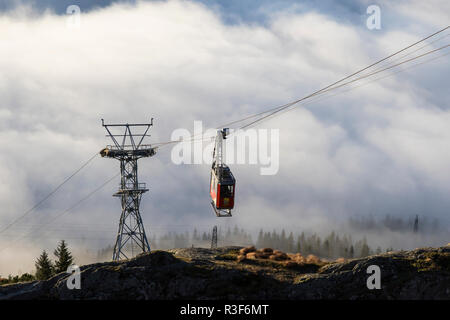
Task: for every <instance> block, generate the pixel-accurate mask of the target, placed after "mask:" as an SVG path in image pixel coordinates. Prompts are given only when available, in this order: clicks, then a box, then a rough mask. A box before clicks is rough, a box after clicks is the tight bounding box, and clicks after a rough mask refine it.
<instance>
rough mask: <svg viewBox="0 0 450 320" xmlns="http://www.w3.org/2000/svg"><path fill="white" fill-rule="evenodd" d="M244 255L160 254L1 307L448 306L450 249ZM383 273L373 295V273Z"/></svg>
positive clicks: (52, 284) (62, 278) (33, 288)
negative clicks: (329, 302)
mask: <svg viewBox="0 0 450 320" xmlns="http://www.w3.org/2000/svg"><path fill="white" fill-rule="evenodd" d="M239 249H240V248H238V247H225V248H218V249H214V250H210V249H201V248H190V249H174V250H169V251H154V252H151V253H149V254H143V255H140V256H138V257H136V258H134V259H131V260H128V261H123V262H106V263H98V264H92V265H86V266H83V267H81V271H82V273H81V290H69V289H67V286H66V279H67V277H68V275H67V274H59V275H56V276H54V277H53V278H51V279H49V280H46V281H34V282H29V283H19V284H12V285H5V286H0V299H450V287H449V283H450V246H446V247H441V248H423V249H416V250H413V251H402V252H389V253H385V254H380V255H374V256H369V257H366V258H359V259H352V260H347V261H345V262H342V263H336V262H334V263H328V262H325V263H323V262H322V263H311V262H309V263H307V262H304V263H294V262H290V261H275V260H269V259H247V258H245V259H243V258H242V255H241V256H240V258H239V259H238V256H239ZM370 265H378V266H379V267H380V269H381V289H380V290H377V289H373V290H369V289H368V288H367V285H366V281H367V278H368V277H369V276H370V275H369V274H367V268H368V266H370Z"/></svg>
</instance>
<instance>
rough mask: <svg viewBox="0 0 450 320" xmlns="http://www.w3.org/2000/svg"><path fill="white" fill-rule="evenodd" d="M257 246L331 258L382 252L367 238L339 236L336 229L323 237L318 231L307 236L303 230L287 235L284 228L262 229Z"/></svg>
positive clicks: (354, 256) (362, 255)
mask: <svg viewBox="0 0 450 320" xmlns="http://www.w3.org/2000/svg"><path fill="white" fill-rule="evenodd" d="M256 247H257V248H273V249H278V250H281V251H284V252H289V253H301V254H302V255H303V256H307V255H309V254H314V255H316V256H319V257H322V258H329V259H336V258H341V257H342V258H356V257H366V256H369V255H371V254H373V253H375V252H377V253H381V248H377V249H376V250H375V251H374V250H372V249H371V248H370V247H369V245H368V244H367V240H366V238H363V239H362V240H359V241H353V239H352V237H351V236H349V235H343V236H339V235H338V234H336V232H334V231H332V232H331V233H330V234H329V235H327V236H326V237H324V238H321V237H320V236H318V235H317V234H316V233H313V234H310V235H308V236H307V235H306V234H305V233H304V232H302V233H301V234H300V235H298V236H294V234H293V232H289V235H287V233H286V232H285V230H282V231H281V233H278V232H277V231H275V230H274V231H272V232H264V230H260V231H259V234H258V239H257V241H256Z"/></svg>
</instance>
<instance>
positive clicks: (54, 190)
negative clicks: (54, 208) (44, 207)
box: [0, 152, 98, 233]
mask: <svg viewBox="0 0 450 320" xmlns="http://www.w3.org/2000/svg"><path fill="white" fill-rule="evenodd" d="M97 156H98V152H96V153H95V154H94V155H93V156H92V157H91V158H89V160H87V161H86V162H85V163H83V165H82V166H81V167H79V168H78V169H77V170H75V171H74V172H73V173H72V174H71V175H70V176H68V177H67V178H66V179H64V180H63V181H62V182H61V183H60V184H59V185H57V186H56V188H54V189H53V190H52V191H51V192H50V193H48V194H47V195H46V196H45V197H44V198H42V199H41V200H40V201H39V202H37V203H36V204H35V205H33V206H32V207H31V208H30V209H28V210H27V211H25V212H24V213H23V214H22V215H21V216H19V217H17V218H16V219H14V220H13V221H11V222H10V223H9V224H7V225H6V226H5V227H3V228H2V229H1V230H0V233H3V232H5V231H6V230H8V229H9V228H11V227H12V226H13V225H14V224H16V223H17V222H19V221H20V220H22V219H23V218H25V217H26V216H27V215H29V214H30V213H31V212H33V211H34V210H35V209H36V208H38V207H39V206H40V205H41V204H43V203H44V202H45V201H47V200H48V199H49V198H50V197H51V196H53V195H54V194H55V193H56V192H57V191H58V190H59V189H61V187H62V186H64V185H65V184H66V183H67V182H69V181H70V180H71V179H72V178H73V177H74V176H75V175H77V174H78V173H79V172H80V171H81V170H83V169H84V168H85V167H86V166H87V165H88V164H89V163H91V162H92V160H94V159H95V158H96V157H97Z"/></svg>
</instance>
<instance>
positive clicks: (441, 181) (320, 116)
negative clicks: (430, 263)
mask: <svg viewBox="0 0 450 320" xmlns="http://www.w3.org/2000/svg"><path fill="white" fill-rule="evenodd" d="M399 8H401V7H399ZM393 10H400V9H398V8H394V9H393ZM401 10H403V9H401ZM435 10H437V11H439V9H438V8H436V9H435ZM331 11H332V10H331V9H330V12H331ZM401 12H402V13H403V11H401ZM408 12H409V13H411V14H412V12H417V10H416V7H414V10H410V11H408ZM439 14H440V15H441V13H439ZM66 19H67V17H65V16H58V15H54V14H52V13H49V12H47V13H43V14H41V15H39V16H37V17H36V16H31V17H30V16H29V15H27V14H26V13H25V14H23V13H22V14H15V15H8V14H6V15H3V16H2V17H0V27H1V29H2V30H3V31H2V34H1V36H0V39H1V42H0V43H2V44H3V45H2V50H0V69H1V70H2V73H1V74H0V102H1V109H0V147H1V148H2V153H1V154H0V165H1V166H0V168H1V169H0V178H1V181H2V184H1V185H0V191H1V192H0V201H1V203H2V204H3V205H2V208H1V209H0V225H5V224H7V223H8V222H9V221H12V220H13V219H14V218H15V217H18V216H20V214H21V213H23V212H25V210H26V209H27V208H29V207H31V206H32V205H33V203H35V202H37V201H38V200H39V199H41V198H42V197H43V196H44V195H45V194H47V193H48V192H49V191H51V190H52V188H54V187H55V186H56V185H57V184H58V182H60V181H62V180H63V179H64V178H65V177H67V176H68V175H70V173H71V172H73V170H74V169H76V168H78V167H79V166H80V165H81V164H82V163H83V162H84V161H86V160H87V159H88V158H89V157H91V156H92V155H93V154H94V153H95V152H98V151H99V150H100V149H101V148H102V147H104V145H106V144H108V143H110V142H109V141H108V140H107V139H106V138H105V136H104V135H105V132H104V129H103V128H102V127H101V123H100V119H101V118H104V119H105V120H106V122H137V121H139V122H141V121H144V120H149V118H150V117H155V126H154V128H152V137H151V141H153V142H156V141H166V140H168V139H170V135H171V132H172V131H173V130H174V129H176V128H180V127H181V128H186V129H188V130H192V129H193V121H194V120H203V123H204V125H205V126H209V127H214V126H216V125H218V124H221V123H225V122H228V121H230V120H234V119H239V118H241V117H243V116H245V115H248V114H251V113H254V112H258V111H262V110H265V109H267V108H269V107H271V106H274V105H279V104H283V103H286V102H288V101H291V100H294V99H296V98H298V97H301V96H304V95H306V94H308V93H310V92H312V91H314V90H316V89H317V88H320V87H322V86H324V85H326V84H329V83H330V82H332V81H334V80H336V79H338V78H340V77H342V76H343V75H346V74H348V73H350V72H352V71H355V70H356V69H358V68H359V67H362V66H364V65H367V64H369V63H370V62H372V61H373V60H375V59H376V58H379V57H382V56H384V55H386V54H387V53H390V52H392V51H395V50H397V49H398V48H401V47H404V46H406V45H408V44H410V43H411V42H414V41H415V40H417V39H419V38H421V37H422V36H424V35H425V34H426V33H420V35H418V34H417V33H416V32H410V31H409V30H408V29H403V30H401V29H396V28H393V29H392V30H390V29H388V30H384V31H383V33H378V34H376V33H371V32H370V31H368V30H367V29H365V24H364V23H361V24H360V25H358V24H350V23H346V22H342V21H340V20H339V19H337V18H336V19H335V18H333V17H332V16H331V15H330V13H327V14H322V13H319V12H314V11H306V12H297V13H296V12H295V11H292V12H289V11H286V10H282V11H278V12H276V13H273V14H270V19H269V20H268V23H267V25H259V24H251V23H250V24H247V23H245V22H243V23H240V24H232V25H229V24H226V23H224V21H223V20H222V19H221V17H220V15H219V14H218V13H217V12H215V11H212V10H211V9H210V8H208V7H207V6H205V5H202V4H199V3H194V2H188V1H168V2H142V3H139V4H137V5H136V6H129V5H122V4H115V5H112V6H109V7H107V8H105V9H101V10H95V11H91V12H89V13H84V14H82V16H81V26H80V28H79V29H73V28H72V29H69V28H67V25H66V22H67V20H66ZM409 23H410V24H414V22H411V21H410V22H409ZM430 23H433V21H430V20H429V19H425V18H424V19H420V20H419V21H417V23H416V25H415V28H414V30H418V29H423V30H428V29H431V28H432V27H434V25H433V26H431V27H430V25H429V24H430ZM448 61H449V60H448V58H443V59H441V60H437V61H435V62H432V63H430V64H427V65H424V66H421V67H419V68H416V69H411V70H408V71H407V72H406V73H403V74H398V75H395V76H392V77H390V78H387V79H384V80H382V81H380V82H377V83H374V84H370V85H367V86H363V87H361V88H359V89H358V90H353V91H351V92H348V93H345V94H341V95H338V96H335V97H330V98H328V99H325V100H321V101H317V102H316V103H314V104H310V105H307V106H304V107H299V108H298V110H296V111H292V112H289V113H285V114H283V115H281V116H279V117H278V118H275V119H273V120H270V121H268V122H266V123H264V124H261V125H260V126H261V127H267V128H279V129H280V140H281V141H280V171H279V173H278V174H277V175H276V176H272V177H268V176H260V175H259V174H258V173H259V169H258V168H256V167H253V166H244V165H236V166H234V167H233V168H232V169H233V172H234V174H235V176H236V177H237V181H238V182H237V199H236V201H237V203H236V212H235V216H234V217H233V218H232V219H233V220H230V221H221V222H218V221H217V219H216V218H215V216H214V215H213V213H212V211H211V208H210V204H209V201H210V200H209V195H208V185H209V182H208V179H209V166H207V165H200V166H176V165H174V164H172V163H171V161H170V148H166V149H161V150H160V151H159V152H158V155H157V156H156V157H154V158H152V159H143V160H141V164H140V173H141V181H142V182H147V184H148V185H149V186H150V192H149V193H148V194H146V195H144V198H143V204H142V211H143V219H144V223H145V225H146V227H147V232H148V233H154V232H157V231H158V230H162V229H164V228H166V229H167V228H172V226H180V225H181V226H184V227H185V228H187V229H193V227H194V226H203V227H204V228H206V229H209V228H210V227H209V226H212V225H214V224H217V223H219V224H224V225H226V224H234V223H236V224H239V225H240V226H242V227H244V228H249V229H251V228H255V229H256V228H259V227H266V228H272V227H274V226H301V227H302V228H303V229H312V228H317V229H318V228H319V226H320V227H322V228H323V229H327V228H333V227H334V224H333V222H330V223H329V224H327V223H326V221H335V220H342V219H345V218H346V217H347V216H348V215H352V214H360V213H365V212H372V213H373V212H375V213H377V214H380V215H383V214H386V213H396V214H399V215H404V216H409V215H411V214H416V213H420V214H426V215H430V216H438V217H442V218H444V217H445V215H446V212H447V208H448V205H449V201H448V200H446V198H444V197H434V196H433V195H436V194H438V195H444V194H448V192H449V191H450V179H448V178H449V170H448V163H449V160H450V154H449V152H448V151H447V149H448V148H446V146H447V144H448V141H449V140H448V139H449V135H450V129H449V127H448V120H449V116H450V113H449V111H448V106H447V107H446V106H445V105H442V103H445V102H446V101H447V100H446V99H443V98H440V97H442V96H443V95H444V96H445V93H443V92H442V91H440V90H437V91H434V89H433V88H434V87H435V86H433V85H432V84H435V85H436V86H437V87H439V86H442V83H445V82H446V80H447V79H446V77H447V74H448V73H445V72H439V70H443V68H444V70H445V68H447V69H448V65H449V63H448ZM423 77H426V78H427V79H429V82H427V83H428V84H430V86H429V87H425V88H424V87H422V86H420V85H419V84H420V81H418V80H417V78H423ZM447 82H448V81H447ZM116 172H118V164H117V163H115V162H114V161H113V160H109V159H96V160H95V161H94V162H93V163H92V164H91V165H89V166H88V167H87V168H86V169H85V170H84V171H83V172H82V173H81V174H80V175H78V176H77V177H76V178H74V180H73V181H71V182H70V183H69V184H67V185H66V186H64V188H63V189H61V190H60V191H59V192H58V194H56V195H55V196H54V197H52V198H51V200H50V201H49V202H47V203H46V204H45V206H43V207H42V208H40V209H39V210H37V211H36V212H33V213H32V214H30V215H29V216H27V218H26V219H25V221H22V222H21V223H22V224H24V225H27V226H28V227H29V228H31V227H32V226H34V225H36V224H43V223H44V222H46V221H51V219H52V217H54V216H56V215H57V214H58V213H60V212H62V211H64V209H66V208H67V207H70V206H71V205H72V204H73V203H76V201H77V200H79V199H81V198H82V197H84V196H85V195H86V194H88V193H89V192H90V191H92V190H94V189H95V188H96V187H98V186H99V185H101V184H102V183H103V182H104V181H105V180H107V179H108V178H110V177H111V176H112V175H114V174H115V173H116ZM117 183H118V181H116V182H115V183H112V184H110V185H108V186H107V187H106V188H105V189H103V190H102V191H101V192H99V193H98V194H97V195H96V196H95V197H94V198H93V199H91V200H89V201H88V202H86V203H84V204H83V205H82V206H80V207H79V208H76V209H75V210H74V211H73V212H71V213H70V214H66V215H65V216H64V217H63V218H61V220H59V221H58V223H57V225H58V226H59V228H57V227H49V228H48V230H47V228H46V232H48V234H49V235H53V236H54V237H63V236H67V237H69V236H74V237H75V236H77V235H78V236H79V237H87V238H89V237H91V238H92V239H91V240H90V241H91V242H90V244H92V243H96V244H98V245H105V244H109V243H111V242H112V241H113V239H114V231H111V230H115V227H116V225H117V223H118V219H119V214H120V208H119V202H118V201H117V199H115V198H111V194H112V193H113V192H114V190H115V189H116V184H117ZM405 199H408V201H406V200H405ZM444 219H445V218H444ZM90 224H92V225H95V226H97V227H95V228H96V229H95V228H94V229H95V230H97V234H95V233H94V235H93V234H92V232H91V233H89V232H88V231H87V229H88V228H87V227H86V225H88V226H89V225H90ZM99 224H102V225H103V226H99ZM63 227H65V228H63ZM17 228H19V226H17ZM17 228H16V229H12V230H11V232H8V233H7V234H6V235H3V238H2V239H5V238H10V239H14V238H15V237H16V234H17V233H14V232H13V231H14V230H16V231H17V230H19V229H17ZM158 228H159V229H158ZM198 229H201V228H198ZM68 230H69V231H68ZM22 232H23V229H20V232H19V233H20V234H21V233H22ZM100 234H101V235H102V236H101V237H100V236H99V235H100ZM98 238H102V239H103V240H102V239H98ZM105 238H106V239H108V238H110V239H111V241H109V240H105ZM40 241H41V240H39V241H37V242H36V243H37V246H39V247H41V248H43V247H44V248H51V246H53V242H52V241H53V240H47V241H42V243H41V242H40ZM74 241H75V240H74ZM11 250H12V249H11ZM36 251H38V250H36ZM1 268H6V267H5V266H4V265H0V270H1ZM30 268H32V266H30ZM13 271H14V272H15V270H13ZM2 272H3V271H2Z"/></svg>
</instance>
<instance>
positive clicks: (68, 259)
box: [0, 240, 74, 284]
mask: <svg viewBox="0 0 450 320" xmlns="http://www.w3.org/2000/svg"><path fill="white" fill-rule="evenodd" d="M53 254H54V255H55V257H56V260H55V261H54V262H52V261H51V260H50V257H49V256H48V253H47V251H45V250H44V251H42V253H41V255H40V256H39V257H38V258H37V260H36V262H35V267H36V272H35V274H34V275H32V274H29V273H24V274H22V275H21V276H18V275H17V276H14V277H13V276H11V275H9V276H8V278H5V279H2V278H1V277H0V284H7V283H17V282H26V281H33V280H46V279H49V278H50V277H51V276H53V275H55V274H58V273H61V272H66V271H67V268H68V267H69V266H71V265H73V263H74V258H73V256H72V254H71V253H70V251H69V248H68V247H67V244H66V242H65V241H64V240H61V241H60V242H59V244H58V246H57V248H56V249H55V251H53Z"/></svg>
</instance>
